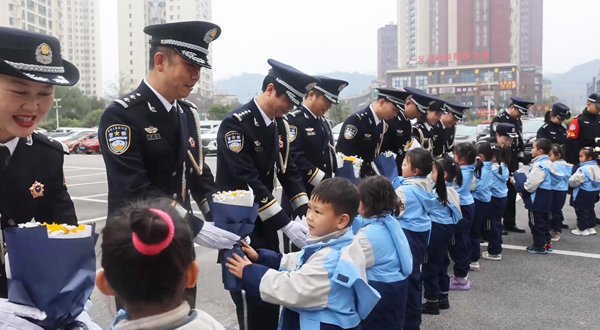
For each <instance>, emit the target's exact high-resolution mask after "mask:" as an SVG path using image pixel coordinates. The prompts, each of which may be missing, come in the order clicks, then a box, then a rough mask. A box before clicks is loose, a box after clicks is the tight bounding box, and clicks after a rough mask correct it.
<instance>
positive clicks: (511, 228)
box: [504, 226, 525, 233]
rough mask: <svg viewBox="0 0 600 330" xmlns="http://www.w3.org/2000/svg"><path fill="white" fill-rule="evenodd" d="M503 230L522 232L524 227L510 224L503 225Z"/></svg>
mask: <svg viewBox="0 0 600 330" xmlns="http://www.w3.org/2000/svg"><path fill="white" fill-rule="evenodd" d="M504 230H506V231H512V232H515V233H524V232H525V229H523V228H521V227H517V226H512V227H505V228H504Z"/></svg>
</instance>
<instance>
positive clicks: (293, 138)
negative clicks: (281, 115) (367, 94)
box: [285, 76, 348, 196]
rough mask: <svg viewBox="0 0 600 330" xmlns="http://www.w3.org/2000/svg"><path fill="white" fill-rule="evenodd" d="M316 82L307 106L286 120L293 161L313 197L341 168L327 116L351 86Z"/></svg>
mask: <svg viewBox="0 0 600 330" xmlns="http://www.w3.org/2000/svg"><path fill="white" fill-rule="evenodd" d="M316 78H318V79H319V83H318V84H317V85H316V86H315V87H314V88H313V89H311V90H310V91H308V93H306V97H305V99H304V102H303V104H302V105H301V106H300V107H299V108H298V109H296V110H294V111H292V112H290V113H289V114H287V115H286V116H285V118H286V119H287V121H288V124H289V125H290V157H291V159H292V160H293V162H294V164H296V167H297V168H298V171H300V173H301V174H302V177H303V181H304V188H305V190H306V193H307V194H308V195H309V196H310V193H311V191H312V190H313V188H314V187H316V186H317V185H318V184H319V183H320V182H321V181H322V180H323V179H328V178H331V177H332V174H333V172H334V171H335V169H336V168H337V165H336V159H335V149H334V147H333V145H334V141H333V133H332V130H331V125H330V122H329V121H328V120H327V118H326V117H325V114H326V113H327V111H328V110H329V109H330V108H331V106H332V105H333V104H339V103H340V101H339V94H340V92H341V91H342V90H343V89H344V88H346V86H348V82H347V81H344V80H339V79H333V78H328V77H323V76H317V77H316Z"/></svg>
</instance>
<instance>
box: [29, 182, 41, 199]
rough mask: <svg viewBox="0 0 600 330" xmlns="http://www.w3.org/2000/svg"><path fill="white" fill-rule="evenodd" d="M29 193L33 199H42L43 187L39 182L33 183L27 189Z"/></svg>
mask: <svg viewBox="0 0 600 330" xmlns="http://www.w3.org/2000/svg"><path fill="white" fill-rule="evenodd" d="M29 192H31V196H32V197H33V198H38V197H42V196H44V185H43V184H42V183H41V182H37V181H35V182H34V183H33V184H32V185H31V187H30V188H29Z"/></svg>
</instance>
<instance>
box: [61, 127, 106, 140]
mask: <svg viewBox="0 0 600 330" xmlns="http://www.w3.org/2000/svg"><path fill="white" fill-rule="evenodd" d="M95 132H98V130H94V129H89V128H88V129H80V130H75V131H71V132H69V133H67V134H65V135H60V136H59V135H56V136H52V138H53V139H54V140H56V141H58V142H63V141H67V140H77V139H80V138H82V137H84V136H86V135H88V134H90V133H95Z"/></svg>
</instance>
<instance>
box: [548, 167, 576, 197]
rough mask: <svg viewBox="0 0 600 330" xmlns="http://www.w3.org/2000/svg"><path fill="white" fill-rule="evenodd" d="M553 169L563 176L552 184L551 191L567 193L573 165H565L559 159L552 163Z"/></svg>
mask: <svg viewBox="0 0 600 330" xmlns="http://www.w3.org/2000/svg"><path fill="white" fill-rule="evenodd" d="M552 164H554V167H555V168H556V170H558V172H559V173H560V174H562V175H563V176H562V177H560V178H557V179H556V180H555V181H554V182H552V189H553V190H556V191H567V190H569V178H570V177H571V174H573V165H571V164H569V163H567V162H566V161H564V160H562V159H560V160H555V161H554V162H552Z"/></svg>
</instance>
